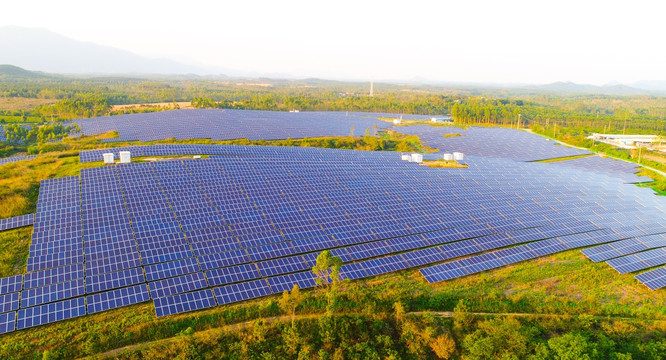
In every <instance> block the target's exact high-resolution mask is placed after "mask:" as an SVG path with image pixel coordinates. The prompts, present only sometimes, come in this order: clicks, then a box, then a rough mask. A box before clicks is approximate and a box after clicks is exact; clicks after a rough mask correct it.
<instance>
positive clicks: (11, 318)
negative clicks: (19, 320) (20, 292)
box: [0, 311, 16, 334]
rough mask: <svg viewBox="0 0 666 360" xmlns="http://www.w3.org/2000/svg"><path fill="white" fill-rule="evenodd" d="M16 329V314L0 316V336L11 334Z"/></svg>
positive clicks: (9, 313) (10, 313) (13, 312)
mask: <svg viewBox="0 0 666 360" xmlns="http://www.w3.org/2000/svg"><path fill="white" fill-rule="evenodd" d="M15 329H16V312H15V311H12V312H8V313H4V314H0V334H5V333H8V332H12V331H14V330H15Z"/></svg>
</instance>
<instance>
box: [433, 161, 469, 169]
mask: <svg viewBox="0 0 666 360" xmlns="http://www.w3.org/2000/svg"><path fill="white" fill-rule="evenodd" d="M422 165H425V166H427V167H431V168H468V167H469V166H468V165H466V164H461V163H459V162H457V161H455V160H451V161H447V160H424V161H423V163H422Z"/></svg>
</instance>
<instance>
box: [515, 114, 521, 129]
mask: <svg viewBox="0 0 666 360" xmlns="http://www.w3.org/2000/svg"><path fill="white" fill-rule="evenodd" d="M521 116H523V114H518V126H516V129H519V130H520V117H521Z"/></svg>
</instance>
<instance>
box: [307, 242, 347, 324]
mask: <svg viewBox="0 0 666 360" xmlns="http://www.w3.org/2000/svg"><path fill="white" fill-rule="evenodd" d="M341 266H342V259H340V258H339V257H337V256H333V255H331V252H330V251H328V250H324V251H322V252H321V253H320V254H319V255H318V256H317V262H316V264H315V266H314V267H313V268H312V272H313V273H314V274H315V276H316V282H317V284H318V285H319V286H326V287H327V288H328V292H327V294H326V298H327V299H328V306H327V307H326V313H327V314H328V315H331V314H332V313H333V305H334V304H335V296H336V290H337V283H338V281H339V280H340V267H341ZM329 284H330V286H328V285H329Z"/></svg>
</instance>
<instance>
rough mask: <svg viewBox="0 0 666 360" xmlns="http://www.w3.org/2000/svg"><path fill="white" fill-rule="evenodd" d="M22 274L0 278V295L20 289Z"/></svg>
mask: <svg viewBox="0 0 666 360" xmlns="http://www.w3.org/2000/svg"><path fill="white" fill-rule="evenodd" d="M22 285H23V275H14V276H9V277H4V278H0V295H1V294H8V293H13V292H17V291H21V286H22Z"/></svg>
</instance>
